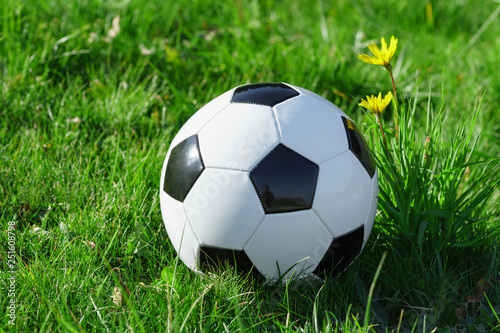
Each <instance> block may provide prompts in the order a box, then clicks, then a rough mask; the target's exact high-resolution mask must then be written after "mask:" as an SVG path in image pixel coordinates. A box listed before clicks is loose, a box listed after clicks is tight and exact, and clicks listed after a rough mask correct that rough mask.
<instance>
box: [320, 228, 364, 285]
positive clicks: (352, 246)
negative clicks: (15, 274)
mask: <svg viewBox="0 0 500 333" xmlns="http://www.w3.org/2000/svg"><path fill="white" fill-rule="evenodd" d="M364 237H365V228H364V225H362V226H360V227H359V228H356V229H354V230H353V231H351V232H349V233H348V234H346V235H343V236H340V237H338V238H334V239H333V241H332V243H331V244H330V247H329V248H328V250H327V251H326V253H325V255H324V256H323V258H322V259H321V261H320V262H319V264H318V266H317V267H316V268H315V269H314V271H313V273H314V274H316V275H317V276H320V277H331V278H334V277H336V276H337V275H339V274H340V273H342V272H343V271H344V270H345V269H346V268H347V267H348V266H349V265H350V264H351V263H352V262H353V261H354V259H355V258H356V257H357V256H358V254H360V253H361V249H362V248H363V241H364Z"/></svg>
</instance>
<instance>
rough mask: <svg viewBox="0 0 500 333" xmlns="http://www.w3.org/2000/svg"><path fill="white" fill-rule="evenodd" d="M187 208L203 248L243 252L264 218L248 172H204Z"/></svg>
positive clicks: (193, 190)
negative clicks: (207, 246) (210, 247)
mask: <svg viewBox="0 0 500 333" xmlns="http://www.w3.org/2000/svg"><path fill="white" fill-rule="evenodd" d="M184 207H185V208H186V212H187V215H188V218H189V220H190V221H191V224H192V226H193V229H194V231H195V233H196V235H197V236H198V239H199V240H200V242H201V243H202V244H203V245H209V246H217V247H223V248H230V249H233V250H242V249H243V247H244V245H245V244H246V242H247V241H248V239H249V238H250V236H251V235H252V234H253V232H254V231H255V230H256V229H257V227H258V226H259V224H260V223H261V222H262V219H263V218H264V210H263V208H262V205H261V203H260V200H259V198H258V196H257V192H256V191H255V189H254V187H253V185H252V183H251V181H250V177H249V175H248V173H247V172H243V171H235V170H223V169H205V171H203V173H202V174H201V176H200V178H198V180H197V182H196V185H195V186H194V187H193V189H192V190H191V192H189V194H188V196H187V197H186V200H184Z"/></svg>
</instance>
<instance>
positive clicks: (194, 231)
mask: <svg viewBox="0 0 500 333" xmlns="http://www.w3.org/2000/svg"><path fill="white" fill-rule="evenodd" d="M182 209H183V210H184V213H185V214H186V221H187V222H188V223H189V227H190V228H191V230H192V231H193V234H194V237H196V240H197V241H198V244H200V246H201V244H202V243H201V240H200V237H198V235H197V234H196V230H194V228H193V225H192V224H191V220H190V219H189V215H188V212H187V210H186V207H185V206H184V203H183V204H182ZM182 237H183V238H184V231H183V235H182ZM179 252H180V246H179Z"/></svg>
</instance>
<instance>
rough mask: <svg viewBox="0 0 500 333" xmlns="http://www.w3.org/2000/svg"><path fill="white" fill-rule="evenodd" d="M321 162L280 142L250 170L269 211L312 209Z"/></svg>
mask: <svg viewBox="0 0 500 333" xmlns="http://www.w3.org/2000/svg"><path fill="white" fill-rule="evenodd" d="M318 173H319V166H318V165H317V164H316V163H314V162H312V161H310V160H308V159H307V158H305V157H304V156H302V155H300V154H298V153H297V152H295V151H293V150H291V149H290V148H288V147H286V146H285V145H283V144H279V145H277V146H276V147H275V148H274V149H273V150H272V151H271V152H270V153H269V154H267V155H266V156H265V157H264V158H263V159H262V160H261V161H260V162H259V164H257V166H256V167H255V168H254V169H253V170H252V171H251V172H250V178H251V180H252V183H253V185H254V186H255V189H256V190H257V193H258V195H259V198H260V201H261V203H262V206H263V207H264V211H265V212H266V213H267V214H273V213H286V212H293V211H298V210H305V209H310V208H311V207H312V204H313V199H314V192H315V191H316V183H317V181H318Z"/></svg>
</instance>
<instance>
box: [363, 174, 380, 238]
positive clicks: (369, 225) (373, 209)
mask: <svg viewBox="0 0 500 333" xmlns="http://www.w3.org/2000/svg"><path fill="white" fill-rule="evenodd" d="M372 193H373V194H372V203H371V205H370V209H369V210H368V216H367V218H366V222H365V238H364V239H365V243H366V241H367V240H368V237H370V233H371V232H372V229H373V223H374V222H375V215H376V214H377V207H378V170H375V174H374V175H373V178H372Z"/></svg>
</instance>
